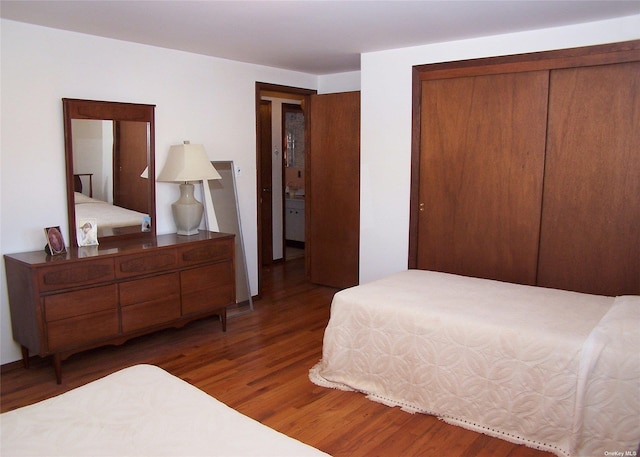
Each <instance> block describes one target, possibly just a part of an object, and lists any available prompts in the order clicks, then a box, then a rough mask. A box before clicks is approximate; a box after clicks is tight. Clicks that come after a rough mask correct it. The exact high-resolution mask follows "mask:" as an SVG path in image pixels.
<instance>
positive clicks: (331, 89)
mask: <svg viewBox="0 0 640 457" xmlns="http://www.w3.org/2000/svg"><path fill="white" fill-rule="evenodd" d="M356 90H360V72H359V71H348V72H345V73H335V74H332V75H322V76H319V77H318V93H319V94H333V93H336V92H352V91H356Z"/></svg>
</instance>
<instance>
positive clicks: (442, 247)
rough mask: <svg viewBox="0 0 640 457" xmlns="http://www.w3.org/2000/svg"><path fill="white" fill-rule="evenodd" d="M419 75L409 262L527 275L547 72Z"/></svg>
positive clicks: (531, 264)
mask: <svg viewBox="0 0 640 457" xmlns="http://www.w3.org/2000/svg"><path fill="white" fill-rule="evenodd" d="M421 84H422V88H421V108H420V122H421V126H420V128H421V134H420V157H419V189H418V193H419V197H418V205H419V208H420V209H419V211H418V215H417V220H418V229H417V242H416V244H417V246H416V250H417V257H416V258H417V265H416V267H417V268H419V269H426V270H436V271H444V272H449V273H455V274H462V275H467V276H476V277H482V278H490V279H498V280H504V281H512V282H518V283H523V284H535V281H536V266H537V254H538V234H539V227H540V203H541V201H542V175H543V168H544V152H545V129H546V109H547V91H548V72H547V71H531V72H523V73H514V74H497V75H484V76H469V77H459V78H451V79H435V80H426V81H422V83H421Z"/></svg>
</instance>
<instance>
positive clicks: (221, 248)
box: [179, 238, 234, 267]
mask: <svg viewBox="0 0 640 457" xmlns="http://www.w3.org/2000/svg"><path fill="white" fill-rule="evenodd" d="M233 243H234V240H233V238H230V239H227V240H219V241H210V242H208V243H199V244H197V245H193V246H183V247H180V248H179V258H180V266H181V267H187V266H190V265H198V264H202V263H211V262H219V261H222V260H229V259H232V258H233V246H234V244H233Z"/></svg>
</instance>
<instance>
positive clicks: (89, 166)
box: [62, 98, 156, 246]
mask: <svg viewBox="0 0 640 457" xmlns="http://www.w3.org/2000/svg"><path fill="white" fill-rule="evenodd" d="M62 104H63V113H64V141H65V158H66V169H67V209H68V218H69V240H70V243H71V245H72V246H74V245H76V244H77V240H78V239H79V238H80V237H81V235H82V227H83V226H84V227H87V223H88V224H89V226H90V225H92V224H93V228H95V227H96V226H97V235H98V242H99V243H102V242H108V241H112V240H116V239H120V238H136V237H138V238H145V237H153V236H155V233H156V231H155V179H154V177H155V163H154V158H155V125H154V112H155V106H154V105H141V104H134V103H119V102H106V101H94V100H78V99H69V98H63V99H62Z"/></svg>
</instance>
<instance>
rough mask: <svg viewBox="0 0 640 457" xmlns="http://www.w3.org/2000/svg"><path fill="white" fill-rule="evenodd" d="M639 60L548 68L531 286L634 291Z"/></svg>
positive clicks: (639, 215)
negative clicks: (535, 260)
mask: <svg viewBox="0 0 640 457" xmlns="http://www.w3.org/2000/svg"><path fill="white" fill-rule="evenodd" d="M639 126H640V63H638V62H635V63H623V64H614V65H604V66H594V67H583V68H575V69H563V70H554V71H552V74H551V92H550V105H549V138H548V150H547V164H546V171H545V186H544V202H543V215H542V227H541V234H540V243H541V244H540V264H539V272H538V283H539V285H542V286H547V287H555V288H562V289H569V290H577V291H581V292H588V293H594V294H603V295H615V294H617V295H620V294H640V128H639Z"/></svg>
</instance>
